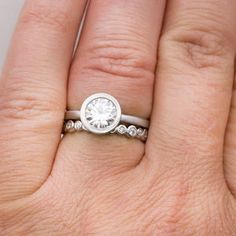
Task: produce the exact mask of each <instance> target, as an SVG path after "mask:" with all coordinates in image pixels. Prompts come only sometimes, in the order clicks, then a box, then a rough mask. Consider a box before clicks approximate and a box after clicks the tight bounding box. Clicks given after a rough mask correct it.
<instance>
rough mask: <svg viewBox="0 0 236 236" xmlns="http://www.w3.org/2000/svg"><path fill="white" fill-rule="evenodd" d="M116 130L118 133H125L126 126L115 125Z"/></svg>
mask: <svg viewBox="0 0 236 236" xmlns="http://www.w3.org/2000/svg"><path fill="white" fill-rule="evenodd" d="M117 131H118V133H119V134H125V133H126V131H127V128H126V126H125V125H119V126H118V127H117Z"/></svg>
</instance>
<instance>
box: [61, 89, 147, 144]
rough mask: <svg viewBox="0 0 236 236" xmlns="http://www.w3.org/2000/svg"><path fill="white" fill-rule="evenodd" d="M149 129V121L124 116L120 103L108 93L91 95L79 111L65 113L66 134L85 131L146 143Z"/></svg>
mask: <svg viewBox="0 0 236 236" xmlns="http://www.w3.org/2000/svg"><path fill="white" fill-rule="evenodd" d="M148 127H149V121H148V120H146V119H143V118H141V117H137V116H131V115H124V114H122V113H121V107H120V104H119V102H118V101H117V100H116V99H115V98H114V97H113V96H111V95H109V94H106V93H96V94H93V95H91V96H90V97H88V98H87V99H86V100H85V101H84V102H83V104H82V106H81V109H80V110H79V111H75V110H68V111H66V112H65V127H64V132H65V133H66V132H76V131H81V130H85V131H88V132H91V133H94V134H121V135H126V136H128V137H133V138H139V139H141V140H143V141H145V140H146V138H147V129H148Z"/></svg>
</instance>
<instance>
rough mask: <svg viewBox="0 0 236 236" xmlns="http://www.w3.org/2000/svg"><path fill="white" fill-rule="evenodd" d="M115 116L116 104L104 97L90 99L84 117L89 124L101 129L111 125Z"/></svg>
mask: <svg viewBox="0 0 236 236" xmlns="http://www.w3.org/2000/svg"><path fill="white" fill-rule="evenodd" d="M116 116H117V109H116V106H115V105H114V103H113V102H112V101H110V100H109V99H106V98H97V99H94V100H92V101H91V102H90V103H89V104H88V105H87V107H86V110H85V118H86V119H87V120H88V122H89V124H90V125H92V126H94V127H95V128H97V129H103V128H106V127H108V126H110V125H112V123H113V122H114V121H115V119H116Z"/></svg>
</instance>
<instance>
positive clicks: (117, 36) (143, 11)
mask: <svg viewBox="0 0 236 236" xmlns="http://www.w3.org/2000/svg"><path fill="white" fill-rule="evenodd" d="M164 5H165V1H164V0H162V1H156V0H151V1H148V2H144V1H142V0H135V1H134V0H132V1H131V0H128V1H127V0H122V1H115V0H107V1H91V4H90V6H89V9H88V14H87V17H86V21H85V26H84V29H83V32H82V37H81V40H80V43H79V47H78V50H77V53H76V56H75V59H74V62H73V65H72V69H71V75H70V79H69V93H68V107H69V109H73V110H79V109H80V107H81V104H82V102H83V101H84V99H85V98H86V97H88V96H89V95H91V94H93V93H98V92H107V93H109V94H111V95H113V96H114V97H116V98H117V99H118V101H119V102H120V105H121V107H122V112H123V113H125V114H129V115H135V116H141V117H144V118H148V117H149V116H150V112H151V107H152V91H153V83H154V72H155V66H156V53H157V45H158V38H159V33H160V29H161V25H162V16H163V12H164ZM101 145H104V146H105V148H101ZM64 148H66V149H67V150H66V151H67V153H70V155H69V156H71V157H73V159H72V160H71V161H70V163H73V167H74V166H77V167H78V168H80V167H81V166H83V165H82V164H81V161H82V162H83V163H84V162H85V161H88V158H89V159H90V166H96V167H97V165H98V163H100V164H102V166H106V165H104V163H106V164H108V165H109V167H110V166H111V165H114V167H115V168H119V171H120V170H121V168H129V167H131V166H134V165H135V164H137V163H138V162H139V161H140V159H141V158H142V156H143V152H144V145H143V144H142V143H141V142H140V141H137V140H127V139H125V138H123V137H116V136H112V137H109V138H107V136H104V137H99V138H98V137H97V136H93V135H91V134H87V133H79V134H76V135H68V136H66V138H65V139H64V142H63V143H62V146H61V149H62V150H60V151H62V152H61V153H65V151H64V150H63V149H64ZM95 155H96V156H95ZM125 155H126V156H128V158H124V156H125ZM62 156H63V155H62ZM91 157H92V158H94V160H93V161H91ZM129 157H130V158H129ZM59 159H60V161H61V162H64V161H65V162H66V163H68V154H67V159H66V160H64V158H60V157H59ZM77 162H80V164H78V165H77V164H76V163H77ZM111 163H112V164H111ZM62 166H63V167H64V166H66V165H62ZM78 172H79V173H81V171H77V173H78Z"/></svg>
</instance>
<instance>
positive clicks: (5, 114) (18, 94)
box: [0, 77, 61, 121]
mask: <svg viewBox="0 0 236 236" xmlns="http://www.w3.org/2000/svg"><path fill="white" fill-rule="evenodd" d="M8 80H9V81H11V82H10V83H7V84H5V85H3V86H1V96H0V116H1V118H2V119H3V120H4V119H6V120H7V121H9V120H12V121H16V120H25V121H27V120H32V119H36V120H38V119H42V120H44V121H49V120H52V119H54V120H55V118H56V117H58V114H59V113H60V111H61V104H60V102H59V100H58V99H57V93H58V91H56V89H55V90H53V89H51V88H50V86H48V87H46V85H45V86H44V85H42V84H37V83H36V84H34V83H33V81H32V82H31V80H30V79H26V78H24V79H22V78H21V77H17V78H16V77H14V78H8ZM34 82H35V81H34ZM59 117H60V116H59Z"/></svg>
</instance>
